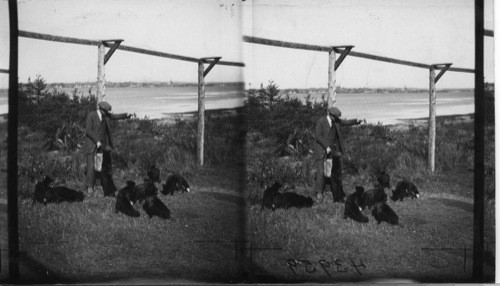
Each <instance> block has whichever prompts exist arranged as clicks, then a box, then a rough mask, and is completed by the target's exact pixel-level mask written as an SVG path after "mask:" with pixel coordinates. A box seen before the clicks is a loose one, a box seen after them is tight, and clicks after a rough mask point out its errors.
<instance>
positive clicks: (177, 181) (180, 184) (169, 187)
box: [161, 174, 190, 195]
mask: <svg viewBox="0 0 500 286" xmlns="http://www.w3.org/2000/svg"><path fill="white" fill-rule="evenodd" d="M174 192H183V193H184V192H188V193H189V192H190V189H189V184H188V182H187V181H186V179H185V178H184V177H182V176H181V175H179V174H173V175H170V176H169V177H168V178H167V182H166V183H165V184H164V185H163V190H162V191H161V193H162V194H164V195H168V194H170V195H173V194H174Z"/></svg>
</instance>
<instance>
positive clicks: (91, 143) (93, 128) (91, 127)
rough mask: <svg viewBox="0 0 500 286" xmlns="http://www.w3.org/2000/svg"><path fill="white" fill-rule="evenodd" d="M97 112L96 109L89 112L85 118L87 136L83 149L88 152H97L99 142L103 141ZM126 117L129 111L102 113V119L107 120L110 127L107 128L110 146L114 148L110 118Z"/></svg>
mask: <svg viewBox="0 0 500 286" xmlns="http://www.w3.org/2000/svg"><path fill="white" fill-rule="evenodd" d="M97 112H99V111H97V110H96V111H92V112H89V114H88V115H87V119H86V120H85V132H86V137H85V142H84V144H83V151H84V152H85V153H87V154H89V153H93V152H95V148H96V144H97V142H98V141H101V138H99V127H100V125H101V120H100V119H99V115H97ZM126 118H128V115H127V113H120V114H112V113H106V114H105V115H102V119H103V120H104V121H105V122H106V125H107V127H108V128H107V130H108V138H109V147H111V148H113V136H112V135H111V128H110V125H109V120H110V119H113V120H115V119H126ZM104 143H105V142H102V141H101V144H104Z"/></svg>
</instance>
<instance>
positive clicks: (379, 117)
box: [0, 86, 474, 124]
mask: <svg viewBox="0 0 500 286" xmlns="http://www.w3.org/2000/svg"><path fill="white" fill-rule="evenodd" d="M67 91H68V92H69V93H71V92H72V89H67ZM79 92H81V93H83V94H88V89H80V90H79ZM92 92H93V93H94V94H95V90H93V91H92ZM244 96H245V94H244V91H243V90H241V89H240V88H239V87H235V86H222V87H206V89H205V108H206V109H225V108H234V107H241V106H243V103H244ZM291 96H292V97H299V98H301V99H304V98H305V95H300V94H294V95H291ZM320 98H321V95H319V94H318V95H313V96H312V100H320ZM436 98H437V100H436V114H437V115H438V116H440V115H453V114H469V113H473V112H474V93H473V92H450V93H440V92H438V93H437V94H436ZM106 100H107V101H108V102H109V103H110V104H111V105H112V106H113V112H115V113H122V112H128V113H135V114H137V116H139V117H144V116H148V117H149V118H151V119H156V118H163V117H165V116H166V115H167V114H172V113H181V112H191V111H196V110H198V88H197V87H196V86H190V87H162V88H141V87H139V88H106ZM336 106H337V107H338V108H339V109H340V110H341V111H342V117H345V118H358V119H366V121H367V122H369V123H378V122H381V123H382V124H395V123H398V122H400V120H402V119H412V118H423V117H428V116H429V94H428V93H427V92H422V93H381V94H365V93H357V94H337V103H336ZM7 112H8V99H7V90H0V114H5V113H7Z"/></svg>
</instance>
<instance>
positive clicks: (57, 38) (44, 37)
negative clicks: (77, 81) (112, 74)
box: [19, 31, 245, 67]
mask: <svg viewBox="0 0 500 286" xmlns="http://www.w3.org/2000/svg"><path fill="white" fill-rule="evenodd" d="M19 36H20V37H24V38H31V39H37V40H45V41H53V42H61V43H70V44H79V45H88V46H99V45H101V44H102V41H96V40H85V39H77V38H69V37H61V36H54V35H47V34H40V33H33V32H27V31H19ZM117 50H124V51H128V52H132V53H138V54H145V55H151V56H157V57H162V58H169V59H174V60H181V61H187V62H194V63H198V62H199V61H200V60H199V59H198V58H193V57H186V56H180V55H175V54H170V53H164V52H158V51H151V50H146V49H141V48H135V47H130V46H125V45H120V46H119V47H118V48H117ZM217 64H218V65H224V66H236V67H244V66H245V64H244V63H239V62H228V61H219V62H218V63H217Z"/></svg>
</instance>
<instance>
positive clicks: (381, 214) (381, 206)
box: [372, 202, 399, 224]
mask: <svg viewBox="0 0 500 286" xmlns="http://www.w3.org/2000/svg"><path fill="white" fill-rule="evenodd" d="M372 215H373V217H374V218H375V219H376V220H377V222H378V223H379V224H380V223H381V222H383V221H386V222H388V223H390V224H399V217H398V215H397V214H396V213H395V212H394V211H393V210H392V209H391V207H389V206H388V205H387V204H386V203H385V202H376V203H375V205H374V208H373V210H372Z"/></svg>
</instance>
